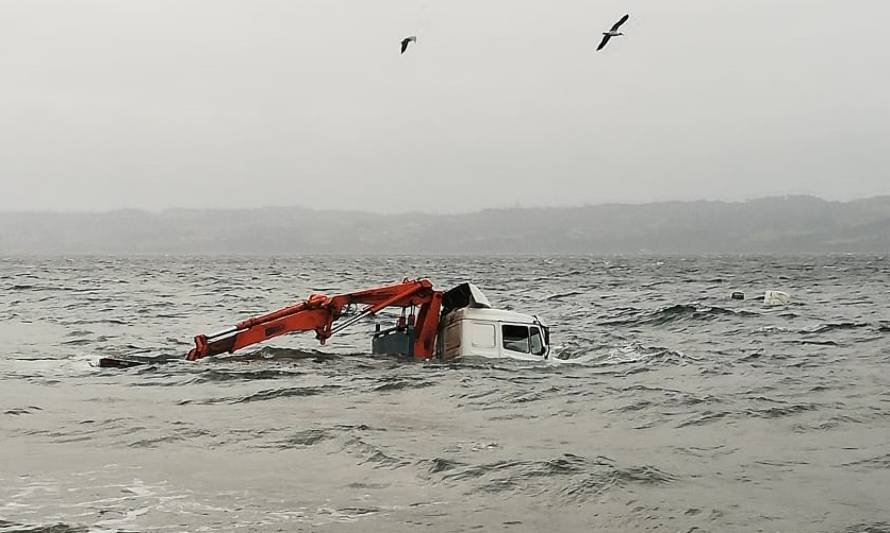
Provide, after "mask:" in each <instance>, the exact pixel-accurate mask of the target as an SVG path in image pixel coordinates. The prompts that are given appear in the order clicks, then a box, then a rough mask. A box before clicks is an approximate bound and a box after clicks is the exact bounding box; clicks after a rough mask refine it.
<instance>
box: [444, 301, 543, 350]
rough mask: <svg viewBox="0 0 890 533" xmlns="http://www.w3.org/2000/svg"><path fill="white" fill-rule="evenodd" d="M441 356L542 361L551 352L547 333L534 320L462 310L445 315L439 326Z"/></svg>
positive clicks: (507, 313)
mask: <svg viewBox="0 0 890 533" xmlns="http://www.w3.org/2000/svg"><path fill="white" fill-rule="evenodd" d="M439 328H440V329H439V339H440V346H439V349H440V356H441V358H442V359H445V360H451V359H458V358H461V357H466V356H476V357H508V358H511V359H527V360H541V359H546V358H547V356H548V355H549V352H550V346H549V336H550V335H549V331H548V329H547V327H546V326H544V325H543V324H541V322H540V321H539V320H538V319H537V318H536V317H534V316H531V315H526V314H523V313H515V312H513V311H504V310H501V309H490V308H472V307H465V308H463V309H456V310H454V311H452V312H451V313H448V314H447V315H446V316H445V317H444V318H443V319H442V322H441V324H440V326H439Z"/></svg>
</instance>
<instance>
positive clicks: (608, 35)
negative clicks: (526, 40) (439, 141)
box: [403, 15, 630, 51]
mask: <svg viewBox="0 0 890 533" xmlns="http://www.w3.org/2000/svg"><path fill="white" fill-rule="evenodd" d="M629 18H630V15H624V16H623V17H621V20H619V21H618V22H616V23H615V24H614V25H613V26H612V29H611V30H609V31H604V32H603V40H602V41H600V45H599V46H597V47H596V50H597V51H600V50H602V49H603V48H605V47H606V43H607V42H609V39H611V38H612V37H618V36H619V35H624V34H623V33H621V32H620V31H618V28H620V27H621V25H622V24H624V23H625V22H627V19H629ZM403 46H404V45H403Z"/></svg>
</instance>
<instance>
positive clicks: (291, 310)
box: [186, 279, 442, 361]
mask: <svg viewBox="0 0 890 533" xmlns="http://www.w3.org/2000/svg"><path fill="white" fill-rule="evenodd" d="M351 305H365V306H366V307H365V308H364V309H362V310H361V311H360V312H358V313H356V314H355V315H353V316H351V317H350V318H349V319H348V320H346V321H344V322H342V323H339V324H337V326H336V327H334V325H333V324H334V322H335V321H336V320H337V319H339V318H340V317H341V315H342V313H343V310H344V309H345V308H346V307H347V306H351ZM386 307H401V308H406V307H420V314H419V317H418V318H419V320H418V322H417V325H416V326H415V343H414V356H415V357H416V358H423V359H427V358H429V357H431V356H432V355H433V352H434V348H435V338H436V332H437V330H438V322H439V314H440V312H441V307H442V292H441V291H436V290H434V289H433V285H432V283H431V282H430V281H429V280H426V279H419V280H407V279H406V280H404V281H403V282H402V283H396V284H393V285H386V286H383V287H376V288H372V289H367V290H363V291H358V292H351V293H346V294H339V295H336V296H325V295H323V294H313V295H312V296H310V297H309V298H308V299H307V300H305V301H303V302H300V303H298V304H296V305H292V306H289V307H285V308H282V309H279V310H277V311H272V312H271V313H266V314H264V315H259V316H256V317H252V318H248V319H247V320H244V321H242V322H239V323H238V324H236V325H234V326H232V327H230V328H226V329H224V330H222V331H219V332H217V333H214V334H212V335H198V336H196V337H195V347H194V348H192V349H191V351H189V353H188V355H187V356H186V358H187V359H188V360H189V361H194V360H197V359H201V358H203V357H207V356H211V355H217V354H221V353H226V352H228V353H232V352H234V351H235V350H239V349H241V348H244V347H247V346H250V345H252V344H257V343H260V342H263V341H266V340H268V339H271V338H273V337H277V336H279V335H284V334H287V333H293V332H298V331H315V335H316V338H317V339H318V340H319V341H321V343H322V344H324V342H325V341H326V340H327V339H328V338H329V337H330V336H331V335H333V334H334V333H337V332H338V331H341V330H343V329H344V328H346V327H349V326H350V325H352V324H355V323H356V322H358V321H359V320H361V319H362V318H364V317H366V316H369V315H373V314H375V313H377V312H378V311H380V310H381V309H384V308H386Z"/></svg>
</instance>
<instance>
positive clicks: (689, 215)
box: [0, 196, 890, 255]
mask: <svg viewBox="0 0 890 533" xmlns="http://www.w3.org/2000/svg"><path fill="white" fill-rule="evenodd" d="M828 252H854V253H886V252H890V196H882V197H875V198H870V199H865V200H855V201H850V202H828V201H824V200H820V199H818V198H814V197H809V196H793V197H782V198H763V199H759V200H752V201H747V202H710V201H699V202H662V203H652V204H642V205H620V204H606V205H597V206H588V207H572V208H537V209H534V208H532V209H520V208H517V209H490V210H484V211H479V212H476V213H470V214H461V215H424V214H404V215H376V214H370V213H361V212H347V211H315V210H311V209H305V208H301V207H293V208H263V209H173V210H168V211H163V212H160V213H152V212H146V211H138V210H123V211H110V212H105V213H34V212H23V213H0V255H14V254H327V253H333V254H338V253H342V254H399V253H404V254H411V253H417V254H437V253H441V254H534V253H547V254H587V253H594V254H612V253H621V254H634V253H651V254H698V253H728V254H733V253H765V254H784V253H828Z"/></svg>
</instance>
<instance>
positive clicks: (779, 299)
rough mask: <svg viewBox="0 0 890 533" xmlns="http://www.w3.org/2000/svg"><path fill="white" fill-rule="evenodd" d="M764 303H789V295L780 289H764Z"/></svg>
mask: <svg viewBox="0 0 890 533" xmlns="http://www.w3.org/2000/svg"><path fill="white" fill-rule="evenodd" d="M763 303H764V305H788V304H790V303H791V295H790V294H788V293H787V292H782V291H766V293H764V295H763Z"/></svg>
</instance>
